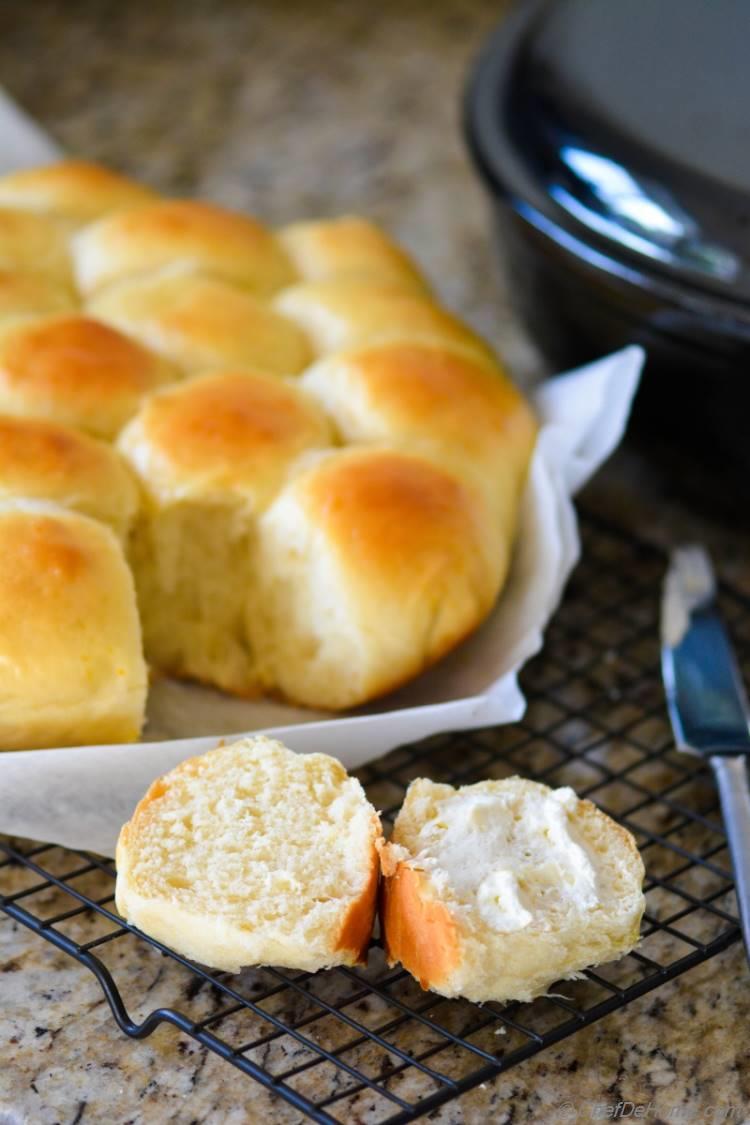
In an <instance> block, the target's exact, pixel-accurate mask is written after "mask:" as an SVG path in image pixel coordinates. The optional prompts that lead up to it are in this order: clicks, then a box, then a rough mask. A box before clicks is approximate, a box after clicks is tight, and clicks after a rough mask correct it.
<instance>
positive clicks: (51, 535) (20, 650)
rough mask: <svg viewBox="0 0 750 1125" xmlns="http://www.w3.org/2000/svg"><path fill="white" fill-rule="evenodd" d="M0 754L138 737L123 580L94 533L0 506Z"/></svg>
mask: <svg viewBox="0 0 750 1125" xmlns="http://www.w3.org/2000/svg"><path fill="white" fill-rule="evenodd" d="M0 666H2V669H3V674H2V677H1V678H0V749H2V750H23V749H37V748H40V747H57V746H77V745H79V744H81V743H100V742H102V743H104V742H129V741H131V740H132V739H134V738H137V737H138V733H139V731H140V729H141V724H142V722H143V712H144V706H145V700H146V666H145V664H144V661H143V656H142V653H141V632H140V625H139V621H138V613H137V610H136V604H135V590H134V588H133V579H132V576H131V574H130V571H129V569H128V566H127V564H126V562H125V559H124V557H123V554H122V550H121V547H120V544H119V543H118V541H117V539H116V537H115V535H114V534H113V533H112V531H110V529H109V528H108V527H105V526H104V524H102V523H99V522H98V521H96V520H93V519H89V518H88V517H87V516H82V515H80V514H79V513H78V512H70V511H66V510H65V509H64V508H60V507H58V506H57V505H54V504H46V503H43V502H40V501H35V500H14V501H10V500H3V501H2V502H0Z"/></svg>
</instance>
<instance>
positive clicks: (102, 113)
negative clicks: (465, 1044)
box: [0, 0, 750, 1125]
mask: <svg viewBox="0 0 750 1125" xmlns="http://www.w3.org/2000/svg"><path fill="white" fill-rule="evenodd" d="M503 7H504V5H503V4H502V3H498V0H493V2H490V0H444V2H442V3H440V4H431V3H429V2H428V0H399V3H397V4H390V3H386V4H384V5H372V4H371V3H368V2H367V0H348V2H347V0H340V2H338V3H335V2H328V3H319V4H311V3H309V2H306V0H291V2H287V3H284V4H278V5H275V4H273V3H271V2H270V0H268V2H266V3H260V2H258V3H245V2H243V0H130V2H128V3H124V4H123V3H114V2H112V0H108V2H100V0H88V2H79V3H77V4H75V5H72V4H66V3H65V2H64V0H58V2H53V0H37V2H36V3H35V4H34V5H33V6H32V5H28V4H23V3H22V2H21V0H6V2H5V3H4V4H3V5H2V7H0V74H2V81H3V83H4V84H5V85H6V86H7V88H8V90H9V91H10V93H11V94H13V95H14V96H15V97H16V98H17V99H18V100H19V101H20V102H21V103H22V104H23V105H24V106H25V107H26V108H27V109H28V110H29V111H30V112H31V113H32V114H34V115H35V116H36V118H37V119H38V120H39V121H40V122H42V123H43V124H44V125H45V126H46V127H47V128H48V129H49V130H50V131H51V132H52V133H53V134H54V136H55V137H56V138H57V139H58V140H59V141H60V142H61V143H62V144H63V145H64V146H65V147H66V148H68V149H69V150H70V151H71V152H75V153H78V154H80V155H83V156H89V157H92V158H95V159H100V160H102V161H105V162H110V163H111V164H113V165H114V166H116V167H119V168H121V169H123V170H125V171H127V172H130V173H132V174H134V175H137V176H140V177H142V178H144V179H145V180H147V181H149V182H151V183H152V184H154V185H155V186H157V187H159V188H161V189H164V190H166V191H173V192H179V193H186V194H202V195H206V196H209V197H211V198H213V199H215V200H217V201H221V202H224V203H227V204H231V205H234V206H238V207H242V208H248V209H250V210H251V211H253V212H255V213H257V214H258V215H260V216H261V217H263V218H265V219H267V220H269V221H271V222H279V221H284V220H289V219H292V218H295V217H301V216H304V215H310V216H314V215H323V214H333V213H336V212H341V211H346V210H355V211H362V212H366V213H369V214H371V215H373V216H374V217H376V218H377V219H379V220H381V221H383V222H384V223H385V224H386V225H387V226H389V227H390V228H391V229H392V230H393V232H394V233H395V234H396V235H397V236H398V237H399V238H400V239H402V240H403V242H404V243H405V244H406V245H407V246H408V247H409V248H410V249H411V250H412V251H413V252H414V253H415V254H416V256H417V257H418V258H419V259H420V260H421V261H422V262H423V264H424V266H425V268H426V270H427V272H428V273H429V274H430V275H431V276H432V277H433V278H434V279H435V281H436V283H437V288H438V290H439V292H440V294H441V295H442V297H443V298H444V299H445V301H446V302H447V303H448V304H449V305H451V306H453V307H454V308H455V309H457V310H459V311H460V312H461V313H462V314H463V315H465V316H466V317H467V318H468V319H469V320H470V321H471V322H472V323H473V324H474V325H475V326H476V327H477V328H478V329H479V330H480V331H482V332H484V333H485V334H486V335H487V336H488V337H490V339H492V340H493V341H494V342H495V343H497V344H498V345H499V346H500V347H501V349H502V351H503V352H504V354H505V355H506V357H507V358H508V360H509V362H510V364H511V366H512V367H513V368H514V369H515V370H516V372H518V373H519V375H520V377H522V378H524V379H527V378H532V377H533V376H534V375H535V373H537V372H538V371H539V361H538V358H537V357H536V354H535V352H534V349H533V347H532V346H531V345H530V344H529V343H528V341H526V340H525V339H524V337H523V335H522V333H520V331H519V330H518V329H517V327H516V326H515V324H514V322H513V318H512V315H511V312H510V310H509V307H508V300H507V293H506V291H505V288H504V285H503V282H502V281H501V279H500V277H499V276H498V272H497V270H496V267H495V262H494V258H493V252H492V246H491V243H490V239H489V237H488V231H489V223H488V210H487V207H486V205H485V200H484V198H483V195H482V192H481V190H480V188H479V186H478V184H477V182H476V181H475V178H474V176H473V173H472V172H471V169H470V168H469V165H468V161H467V158H466V155H465V152H464V149H463V146H462V142H461V139H460V130H459V93H460V90H461V86H462V82H463V78H464V75H465V72H466V68H467V65H468V62H469V60H470V59H471V57H472V55H473V53H474V52H475V50H476V49H477V48H478V46H479V44H480V42H481V41H482V39H483V37H484V35H485V34H486V33H487V31H488V30H489V29H490V28H491V26H492V25H493V24H494V22H495V21H496V20H497V19H498V18H499V16H500V14H501V13H502V10H503ZM587 500H588V503H589V504H590V505H591V506H593V507H594V508H595V509H596V510H598V511H600V512H602V513H604V514H607V515H610V516H612V517H613V518H615V519H616V520H617V521H618V522H620V523H625V524H626V525H629V526H631V527H633V528H636V529H637V530H638V531H639V532H640V533H641V534H643V535H645V536H647V537H651V538H654V539H656V540H659V541H661V542H671V541H674V540H675V539H677V538H685V537H693V538H702V539H704V540H706V541H708V542H709V544H710V545H711V546H712V547H713V549H714V550H715V552H716V553H717V555H718V557H719V558H720V559H721V563H722V571H723V573H724V574H725V575H726V576H727V577H728V578H731V579H732V580H733V581H735V582H736V583H738V584H740V585H741V586H742V587H743V588H745V589H746V590H750V572H749V570H748V567H747V564H746V561H745V560H746V559H747V557H748V545H749V540H748V535H747V534H746V533H745V532H743V531H742V530H740V529H738V528H737V527H736V526H732V527H730V526H728V525H725V524H722V523H721V522H720V521H712V520H710V519H707V518H698V517H696V516H695V515H693V514H691V512H690V510H689V508H688V507H687V506H685V505H684V504H682V503H681V502H680V501H679V499H678V498H676V497H675V496H673V495H671V493H670V490H669V488H668V487H666V486H665V485H664V484H663V483H660V481H659V480H658V479H656V478H655V477H654V475H653V473H652V470H651V469H650V468H649V466H648V463H647V462H646V461H644V460H643V458H642V457H641V455H640V454H638V453H637V452H635V451H633V450H625V451H624V452H622V453H620V454H618V456H617V457H616V458H615V459H614V460H613V462H612V463H611V464H610V466H608V467H607V469H605V470H604V472H603V473H602V474H601V475H600V477H599V479H598V480H597V482H596V483H595V484H594V485H593V486H591V487H590V488H589V490H588V496H587ZM19 878H20V875H19ZM91 878H92V879H93V882H92V883H91V885H90V886H87V887H86V890H87V891H88V892H89V893H96V879H95V877H91ZM118 944H119V943H118ZM118 956H120V958H121V960H120V963H119V964H118V972H119V973H120V974H121V975H123V976H124V977H125V978H127V981H128V983H129V984H131V985H132V986H133V989H134V994H136V995H137V994H141V995H144V994H145V999H144V1003H147V1004H148V1008H155V1007H158V1006H159V1005H160V1004H162V1003H163V1004H167V1003H175V982H174V979H173V978H171V977H170V973H171V967H170V966H169V965H168V963H167V962H164V961H163V960H162V959H161V958H159V957H158V956H156V955H155V956H154V957H147V958H145V959H144V958H141V957H139V956H137V955H135V952H134V950H133V949H132V948H130V950H129V955H128V950H127V949H124V950H123V952H122V953H121V954H118ZM747 980H748V978H747V969H746V966H745V963H744V958H743V953H742V949H741V947H740V946H739V945H735V946H733V947H732V948H730V949H729V950H728V951H727V952H725V953H724V954H722V955H720V956H717V957H716V958H714V959H713V960H712V961H710V962H708V963H707V964H705V965H703V966H702V967H700V968H698V969H695V970H693V971H691V972H690V973H689V974H688V975H686V976H684V977H682V978H681V979H679V980H677V981H676V982H674V983H672V984H669V985H667V986H664V987H662V988H660V989H659V990H658V991H656V992H654V993H652V994H650V995H648V996H646V997H644V998H642V999H641V1000H640V1001H637V1002H636V1003H633V1004H632V1005H630V1006H629V1007H628V1008H627V1009H625V1010H624V1011H620V1012H619V1013H616V1014H614V1015H612V1016H609V1017H608V1018H606V1019H605V1020H603V1021H600V1022H599V1023H597V1024H595V1025H593V1026H592V1027H590V1028H588V1029H586V1030H584V1031H582V1032H579V1033H578V1034H577V1035H575V1036H574V1037H572V1038H570V1039H568V1040H566V1041H564V1042H562V1043H561V1044H559V1045H558V1046H556V1047H553V1048H550V1049H548V1050H546V1051H545V1052H543V1053H542V1054H541V1055H539V1056H537V1057H536V1058H533V1059H530V1060H528V1061H527V1062H525V1063H523V1064H521V1065H519V1066H517V1067H516V1068H514V1069H513V1070H511V1071H510V1072H509V1073H508V1074H506V1075H504V1076H501V1077H500V1078H498V1079H496V1080H495V1081H492V1082H489V1083H486V1084H485V1085H484V1086H482V1087H480V1088H477V1089H476V1090H474V1091H472V1092H470V1093H468V1094H466V1095H465V1096H464V1097H463V1098H462V1099H461V1100H460V1101H459V1102H457V1103H453V1104H450V1105H448V1106H446V1107H444V1108H442V1109H440V1110H438V1111H436V1112H435V1113H433V1114H432V1115H431V1117H430V1119H431V1120H433V1121H437V1122H441V1123H448V1122H456V1123H458V1122H467V1123H475V1122H476V1123H477V1125H479V1123H480V1122H481V1123H484V1122H488V1121H492V1122H493V1123H494V1122H497V1123H501V1122H510V1121H514V1122H519V1121H540V1122H547V1121H554V1120H566V1121H570V1120H575V1119H578V1120H582V1121H584V1120H596V1119H604V1118H606V1117H607V1116H609V1117H612V1116H613V1114H614V1113H616V1112H617V1110H616V1109H615V1108H614V1107H616V1105H617V1103H618V1102H621V1101H622V1102H625V1103H628V1102H629V1103H633V1109H632V1110H630V1115H631V1116H638V1117H645V1118H646V1119H648V1120H652V1121H668V1120H669V1121H675V1120H679V1121H688V1122H690V1121H725V1120H728V1121H732V1122H740V1121H748V1120H750V1067H749V1066H748V1062H749V1061H750V1060H749V1058H748V1048H747V1045H746V1041H747V1040H746V1028H747V1026H748V1023H749V1022H750V990H749V989H748V988H747ZM0 999H1V1001H2V1003H1V1006H0V1125H20V1123H22V1122H23V1123H24V1125H47V1123H49V1125H52V1123H54V1122H61V1123H66V1125H69V1123H73V1122H80V1121H92V1122H94V1121H95V1122H106V1123H107V1125H125V1123H126V1122H128V1123H133V1125H136V1123H137V1125H141V1123H150V1122H159V1123H161V1122H167V1121H170V1122H178V1123H184V1125H188V1123H196V1125H197V1123H199V1122H200V1123H204V1122H206V1123H217V1125H218V1123H222V1125H223V1123H225V1122H226V1123H238V1125H239V1123H244V1122H256V1121H258V1122H261V1121H262V1122H278V1123H286V1122H299V1121H301V1120H302V1119H301V1117H300V1114H299V1113H298V1112H297V1111H295V1110H294V1109H292V1108H291V1107H289V1106H288V1105H286V1104H285V1103H284V1102H282V1101H281V1100H280V1099H276V1098H273V1097H271V1096H270V1095H268V1094H267V1093H266V1092H265V1091H264V1090H262V1089H261V1087H260V1086H257V1085H256V1084H254V1083H253V1082H251V1081H249V1080H247V1079H245V1078H244V1077H243V1076H242V1075H241V1074H239V1073H238V1072H236V1071H234V1070H232V1069H231V1068H230V1067H228V1066H227V1065H226V1064H225V1063H224V1062H223V1061H221V1060H220V1059H219V1058H217V1057H216V1056H214V1055H212V1054H210V1053H207V1052H206V1050H205V1049H203V1048H201V1047H200V1046H199V1045H198V1044H196V1043H195V1042H193V1041H192V1040H190V1039H188V1038H187V1037H186V1036H184V1035H181V1034H180V1033H179V1032H178V1031H177V1030H175V1029H170V1028H168V1027H162V1028H160V1029H159V1030H157V1031H156V1032H155V1033H154V1034H153V1035H152V1036H151V1037H150V1038H149V1039H147V1040H144V1041H137V1042H136V1041H132V1040H129V1039H127V1038H126V1037H125V1036H124V1035H123V1034H122V1033H121V1032H120V1031H119V1030H118V1029H117V1027H116V1025H115V1023H114V1021H113V1020H112V1018H111V1016H110V1013H109V1008H108V1007H107V1005H106V1003H105V1001H104V998H103V996H102V993H101V990H100V987H99V985H98V983H97V982H96V981H95V980H94V978H93V977H92V976H90V974H89V973H88V972H87V971H86V970H85V969H83V968H82V967H79V966H78V965H76V964H75V963H74V962H72V961H71V960H70V959H68V958H67V957H66V956H64V955H63V954H62V953H59V952H57V951H56V950H55V949H54V948H53V947H52V946H50V945H48V944H47V943H46V942H43V941H42V940H40V939H38V938H36V937H34V936H33V935H31V934H30V933H29V932H28V931H26V930H25V929H23V928H22V927H19V926H18V925H16V924H15V923H14V922H12V921H11V920H9V919H7V918H6V919H3V920H1V921H0ZM177 999H179V997H177ZM133 1014H134V1017H135V1018H138V1013H137V1012H134V1013H133ZM635 1106H642V1107H644V1108H643V1110H642V1111H641V1112H639V1113H638V1114H636V1113H635ZM620 1113H622V1114H624V1115H626V1116H627V1113H626V1109H623V1110H621V1111H620ZM722 1114H723V1116H722ZM352 1120H356V1121H362V1122H369V1121H371V1120H373V1118H372V1117H371V1115H369V1114H368V1108H367V1103H366V1101H363V1102H362V1103H361V1109H358V1110H357V1115H356V1117H354V1118H352Z"/></svg>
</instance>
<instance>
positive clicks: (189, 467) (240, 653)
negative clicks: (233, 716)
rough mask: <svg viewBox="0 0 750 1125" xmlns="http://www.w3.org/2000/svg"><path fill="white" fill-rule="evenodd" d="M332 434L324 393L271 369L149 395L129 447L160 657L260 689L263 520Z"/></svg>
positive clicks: (126, 435)
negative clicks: (253, 611)
mask: <svg viewBox="0 0 750 1125" xmlns="http://www.w3.org/2000/svg"><path fill="white" fill-rule="evenodd" d="M330 441H331V431H330V427H329V425H328V423H327V422H326V420H325V417H324V416H323V415H322V414H321V412H320V411H319V410H318V408H317V407H316V406H315V404H314V403H312V402H310V401H309V400H308V399H306V398H305V397H304V396H303V395H302V394H300V393H299V392H298V391H297V390H296V389H295V388H294V387H292V386H290V385H289V384H287V383H285V382H283V381H282V380H280V379H277V378H274V377H272V376H269V375H263V374H257V373H252V372H227V373H218V374H214V375H207V376H204V377H201V378H196V379H192V380H190V381H189V382H187V383H183V384H180V385H178V386H176V387H171V388H167V389H166V390H164V391H161V392H159V393H158V394H155V395H153V396H152V397H151V398H150V399H148V400H147V401H146V403H145V404H144V406H143V408H142V409H141V411H140V413H139V414H138V415H137V417H136V418H134V419H133V421H132V422H131V423H130V425H129V426H127V427H126V429H125V430H124V432H123V434H122V435H121V437H120V441H119V447H120V449H121V451H122V453H123V454H124V456H125V458H126V459H127V461H128V462H129V463H130V465H131V466H132V468H133V469H134V471H135V473H136V474H137V476H138V478H139V480H140V482H141V486H142V493H143V504H142V510H141V514H140V517H139V520H138V523H137V526H136V530H135V534H134V536H133V540H132V545H131V559H132V563H133V567H134V570H135V575H136V583H137V587H138V598H139V603H140V607H141V612H142V615H143V627H144V639H145V647H146V654H147V656H148V658H149V660H150V661H151V663H152V665H153V666H154V667H155V668H157V669H159V670H161V671H164V672H169V673H171V674H173V675H176V676H189V677H193V678H195V679H198V680H203V681H205V682H207V683H210V684H214V685H216V686H217V687H221V688H223V689H224V690H225V691H230V692H235V693H237V694H239V695H253V694H255V693H257V691H258V686H259V685H258V676H257V669H256V663H255V661H256V657H255V652H254V648H253V644H252V642H251V640H250V638H249V637H248V635H247V631H246V624H245V622H246V614H247V598H248V590H249V588H250V587H251V586H252V584H253V583H254V581H255V578H254V571H255V566H254V562H253V560H252V551H253V548H254V538H255V521H256V519H257V516H258V515H259V514H260V512H262V511H263V509H264V508H265V507H266V505H267V504H268V502H269V501H270V500H271V498H272V497H273V495H274V494H275V493H276V491H277V490H278V489H279V488H280V487H281V486H282V484H283V483H284V481H285V479H286V477H287V475H288V474H289V472H290V471H291V468H292V466H293V464H294V462H295V461H296V460H297V458H299V457H300V455H301V454H303V453H304V452H305V451H307V450H310V449H321V448H323V447H325V446H326V445H328V444H330Z"/></svg>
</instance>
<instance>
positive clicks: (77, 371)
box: [0, 314, 176, 438]
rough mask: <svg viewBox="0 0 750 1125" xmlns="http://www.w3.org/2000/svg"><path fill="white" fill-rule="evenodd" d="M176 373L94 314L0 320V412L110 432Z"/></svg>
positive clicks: (107, 434)
mask: <svg viewBox="0 0 750 1125" xmlns="http://www.w3.org/2000/svg"><path fill="white" fill-rule="evenodd" d="M175 376H176V372H175V371H174V370H173V369H172V368H171V367H170V366H169V365H168V364H166V363H165V362H164V361H163V360H162V359H160V358H159V357H158V356H156V355H153V354H152V353H151V352H149V351H147V350H146V348H143V347H141V346H140V344H138V343H136V342H135V341H134V340H129V339H128V338H127V336H124V335H122V333H120V332H117V331H116V330H115V329H114V328H112V327H110V326H109V325H107V324H103V323H102V322H101V321H98V320H94V319H92V318H91V317H87V316H80V315H78V314H69V315H61V316H50V317H37V318H34V319H24V320H18V321H11V322H6V323H5V324H0V411H2V412H3V413H6V414H15V415H18V416H23V417H34V416H36V417H40V418H49V419H53V420H54V421H57V422H62V423H65V424H66V425H70V426H77V427H79V428H80V429H82V430H86V432H87V433H90V434H94V435H95V436H96V437H102V438H113V437H114V436H115V435H116V434H117V432H118V431H119V430H120V429H121V428H122V426H123V425H124V424H125V422H127V420H128V418H131V417H132V416H133V414H134V413H135V411H136V410H137V409H138V404H139V403H140V401H141V400H142V398H143V397H144V395H146V394H148V393H149V391H152V390H154V389H155V388H156V387H158V386H160V385H162V384H164V383H167V382H170V381H171V380H172V379H174V378H175Z"/></svg>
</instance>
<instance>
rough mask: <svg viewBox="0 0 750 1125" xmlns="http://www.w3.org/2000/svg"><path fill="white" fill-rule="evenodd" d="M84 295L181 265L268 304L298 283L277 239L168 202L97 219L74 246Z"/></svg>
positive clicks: (207, 210) (218, 214)
mask: <svg viewBox="0 0 750 1125" xmlns="http://www.w3.org/2000/svg"><path fill="white" fill-rule="evenodd" d="M73 254H74V259H75V263H76V277H77V280H78V284H79V286H80V288H81V290H82V292H84V293H87V294H89V293H93V292H94V291H95V290H98V289H101V288H102V287H103V286H105V285H110V284H111V283H112V282H114V281H123V280H125V279H126V278H130V277H133V276H135V275H136V274H144V273H151V272H153V271H154V270H158V269H161V268H162V267H164V266H171V265H174V264H176V263H181V264H183V265H185V266H187V267H189V268H191V269H193V270H195V271H196V272H198V273H206V274H210V275H212V276H214V277H218V278H221V279H223V280H224V281H231V282H233V283H234V284H236V285H241V286H246V287H247V288H248V289H251V290H253V292H255V293H256V294H258V295H259V296H269V295H270V294H272V293H274V292H275V291H276V290H277V289H280V288H281V287H282V286H283V285H288V284H289V283H290V282H291V281H292V280H293V279H294V271H293V269H292V266H291V264H290V262H289V260H288V258H287V256H286V254H285V252H284V250H283V248H282V246H281V244H280V243H279V242H277V240H276V239H275V238H274V236H273V234H272V233H271V232H270V231H269V230H266V228H265V227H264V226H263V225H262V224H261V223H259V222H256V220H255V219H251V218H249V217H248V216H246V215H240V214H237V213H236V212H234V211H228V210H227V209H226V208H223V207H217V206H215V205H214V204H212V203H203V202H200V201H198V200H185V199H168V200H165V201H163V202H159V203H153V204H151V205H149V206H145V207H138V208H137V209H135V210H130V211H120V212H117V213H116V214H114V215H110V216H107V217H105V218H103V219H100V220H99V222H98V223H96V224H94V225H93V226H91V227H89V228H87V229H86V230H85V231H82V232H81V233H80V234H79V235H78V236H77V238H76V240H75V243H74V247H73Z"/></svg>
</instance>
